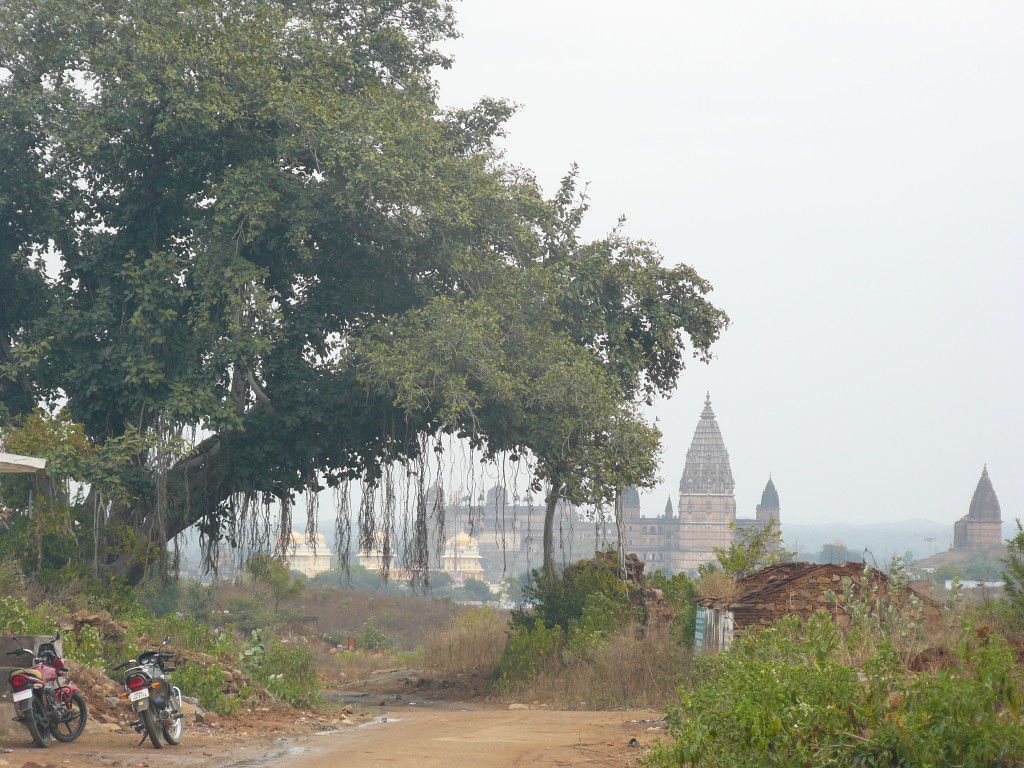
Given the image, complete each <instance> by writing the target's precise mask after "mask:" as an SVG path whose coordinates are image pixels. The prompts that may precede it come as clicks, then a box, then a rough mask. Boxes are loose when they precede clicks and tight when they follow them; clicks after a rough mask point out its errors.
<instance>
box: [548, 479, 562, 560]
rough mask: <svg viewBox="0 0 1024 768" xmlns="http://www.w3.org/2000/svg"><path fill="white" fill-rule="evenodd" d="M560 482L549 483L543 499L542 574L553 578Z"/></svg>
mask: <svg viewBox="0 0 1024 768" xmlns="http://www.w3.org/2000/svg"><path fill="white" fill-rule="evenodd" d="M561 490H562V484H561V483H559V482H552V483H551V490H550V491H548V495H547V497H546V498H545V500H544V575H545V576H546V577H547V578H548V579H554V578H555V575H556V572H555V510H557V509H558V499H559V494H560V493H561Z"/></svg>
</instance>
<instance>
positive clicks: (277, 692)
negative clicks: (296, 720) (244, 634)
mask: <svg viewBox="0 0 1024 768" xmlns="http://www.w3.org/2000/svg"><path fill="white" fill-rule="evenodd" d="M256 642H257V643H258V642H259V641H258V640H257V641H256ZM247 650H248V649H247ZM240 663H241V665H242V670H243V671H244V672H245V673H246V674H247V675H249V677H250V679H252V681H253V682H254V683H256V684H257V685H260V686H262V687H264V688H266V689H267V690H268V691H270V692H271V693H272V694H273V695H274V696H276V697H277V698H279V699H281V700H282V701H286V702H288V703H289V704H291V705H292V706H296V707H302V706H310V705H315V704H317V703H319V702H320V690H321V688H322V687H323V682H322V681H321V680H320V676H319V675H318V674H317V668H318V667H317V664H316V659H315V658H314V657H313V654H312V653H310V651H309V649H307V648H304V647H302V646H299V645H296V644H295V643H285V642H282V641H279V640H271V641H269V642H268V643H267V645H266V648H265V650H261V651H259V652H256V653H252V654H248V653H246V654H243V656H242V657H241V662H240Z"/></svg>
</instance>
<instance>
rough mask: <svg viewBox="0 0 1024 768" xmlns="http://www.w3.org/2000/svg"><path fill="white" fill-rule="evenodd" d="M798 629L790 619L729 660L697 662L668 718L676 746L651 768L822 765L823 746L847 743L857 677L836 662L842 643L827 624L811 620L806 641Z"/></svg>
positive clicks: (741, 646) (737, 647) (726, 656)
mask: <svg viewBox="0 0 1024 768" xmlns="http://www.w3.org/2000/svg"><path fill="white" fill-rule="evenodd" d="M797 625H798V620H796V619H787V620H784V622H783V623H782V624H781V625H780V626H778V627H775V628H771V629H767V630H764V631H763V632H759V633H757V634H755V635H752V636H749V637H742V638H740V639H739V640H738V641H737V642H736V643H734V645H733V648H732V650H730V651H729V652H727V653H723V654H719V655H717V656H712V657H700V658H697V659H694V670H693V676H694V679H695V680H696V681H697V682H696V685H695V686H694V688H693V689H692V690H690V691H687V692H685V693H684V694H683V697H682V700H681V702H680V704H679V705H677V706H674V707H671V708H670V709H669V711H668V714H667V718H666V720H667V723H668V730H669V733H670V734H671V735H672V737H673V738H674V739H675V743H674V744H672V745H671V746H667V747H662V748H661V749H660V750H658V751H657V752H656V753H655V757H654V764H656V765H662V766H670V765H672V766H675V765H687V766H688V765H694V766H697V765H701V766H704V765H709V766H716V767H721V768H725V767H726V766H729V767H730V768H731V767H733V766H735V767H736V768H738V767H739V766H751V765H757V766H764V768H772V767H774V766H787V768H788V767H789V766H792V767H793V768H796V767H797V766H805V765H820V764H822V760H821V756H820V755H819V752H820V750H821V749H822V747H824V746H826V745H827V746H829V747H838V746H839V745H840V744H841V743H842V742H843V741H845V740H847V739H849V736H847V735H846V734H847V731H848V730H849V728H850V726H851V722H850V719H849V717H848V714H847V708H846V705H847V704H848V703H849V702H850V701H851V700H852V699H853V697H854V696H856V694H857V691H858V689H859V684H858V682H857V672H856V670H854V669H852V668H850V667H844V666H842V665H840V664H837V663H835V662H833V661H831V659H830V654H831V650H832V648H833V647H834V645H835V644H837V643H838V636H837V633H836V630H835V628H834V626H833V624H832V622H831V621H830V620H829V619H828V618H827V617H818V618H815V619H813V620H812V622H810V623H809V624H808V626H807V632H806V634H801V633H798V632H796V630H797ZM823 739H824V740H823ZM836 740H839V742H838V743H837V741H836Z"/></svg>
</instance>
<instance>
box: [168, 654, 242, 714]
mask: <svg viewBox="0 0 1024 768" xmlns="http://www.w3.org/2000/svg"><path fill="white" fill-rule="evenodd" d="M171 679H172V680H173V681H174V684H175V685H176V686H178V688H180V689H181V692H182V693H183V694H184V695H185V696H193V697H195V698H196V699H198V700H199V705H200V706H201V707H202V708H203V709H209V710H213V711H214V712H219V713H220V714H222V715H229V714H232V713H233V712H234V711H236V710H237V709H238V705H237V703H236V702H235V700H234V698H233V697H230V696H225V695H224V693H223V692H222V691H221V686H223V685H224V675H223V674H222V673H221V671H220V669H219V668H218V667H208V666H206V665H205V664H201V663H199V662H197V661H188V662H187V663H183V662H178V666H177V668H176V669H175V671H174V673H173V674H172V675H171Z"/></svg>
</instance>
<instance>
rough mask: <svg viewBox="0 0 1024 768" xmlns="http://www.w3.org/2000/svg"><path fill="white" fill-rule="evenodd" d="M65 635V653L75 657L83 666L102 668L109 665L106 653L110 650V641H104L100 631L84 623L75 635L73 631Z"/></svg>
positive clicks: (67, 655) (71, 657)
mask: <svg viewBox="0 0 1024 768" xmlns="http://www.w3.org/2000/svg"><path fill="white" fill-rule="evenodd" d="M63 637H64V655H65V656H66V657H67V658H69V659H74V660H75V661H77V662H78V663H79V664H81V665H82V666H83V667H96V668H100V669H102V668H103V667H106V666H108V660H107V658H106V656H105V655H104V653H105V652H109V650H108V649H109V647H110V646H109V643H106V642H104V640H103V638H102V637H100V631H99V630H98V629H96V627H91V626H89V625H88V624H86V625H84V626H83V627H82V628H81V629H80V630H79V632H78V634H77V635H75V634H74V633H72V632H69V633H67V634H66V635H64V636H63Z"/></svg>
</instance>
